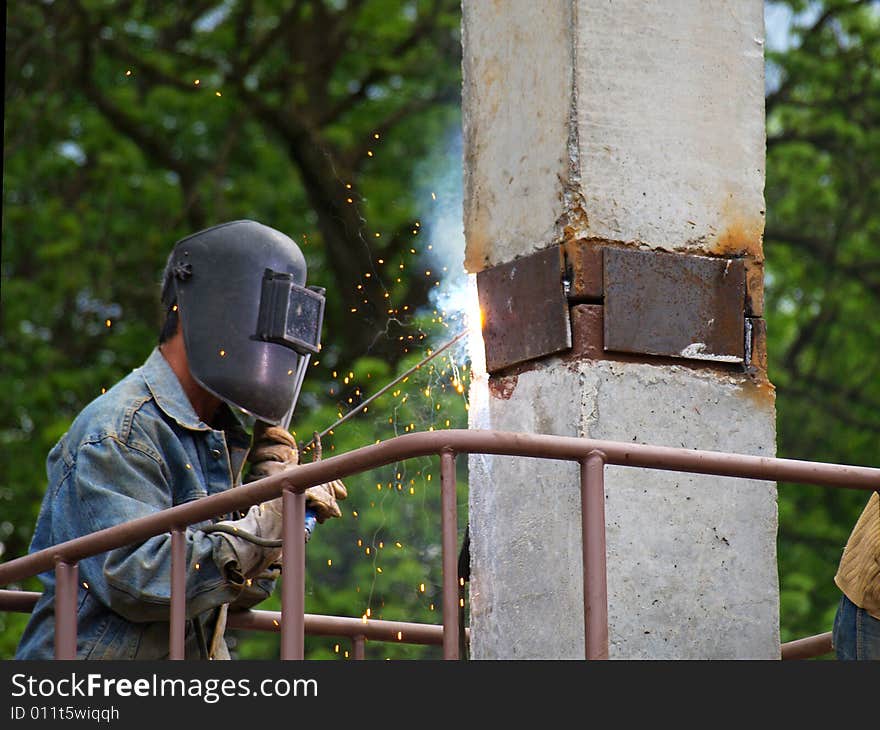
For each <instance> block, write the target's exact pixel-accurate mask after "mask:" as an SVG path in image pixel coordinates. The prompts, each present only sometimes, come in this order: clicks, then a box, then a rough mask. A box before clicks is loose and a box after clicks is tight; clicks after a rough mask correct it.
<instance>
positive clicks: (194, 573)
mask: <svg viewBox="0 0 880 730" xmlns="http://www.w3.org/2000/svg"><path fill="white" fill-rule="evenodd" d="M170 478H171V476H170V475H169V474H168V472H167V470H166V469H165V468H164V466H163V464H162V463H161V461H160V460H159V459H158V458H156V457H155V455H153V454H151V453H149V452H148V451H147V450H146V449H140V448H137V447H134V446H129V445H126V444H124V443H122V442H121V441H119V440H118V439H116V438H114V437H113V436H106V437H104V438H102V439H101V440H98V441H94V442H86V443H84V444H83V445H81V446H80V448H79V451H78V453H77V454H76V463H75V467H74V470H73V472H72V473H71V476H70V481H69V483H68V485H67V487H68V488H67V489H66V490H65V493H64V494H61V493H59V495H58V497H59V498H58V499H56V503H55V506H54V507H55V510H56V513H55V515H54V519H53V522H54V524H55V525H56V531H58V532H60V533H61V534H59V535H58V537H59V538H60V539H61V540H67V539H71V538H73V537H78V536H79V534H86V533H88V532H94V531H97V530H101V529H104V528H106V527H111V526H113V525H117V524H120V523H122V522H127V521H130V520H133V519H137V518H138V517H144V516H146V515H151V514H155V513H156V512H158V511H160V510H162V509H166V508H168V507H171V506H172V496H171V495H172V493H173V490H172V488H171V485H170V484H169V479H170ZM72 514H78V516H79V519H75V520H71V519H70V515H72ZM77 528H79V529H77ZM83 528H84V529H83ZM77 532H78V533H79V534H76V533H77ZM64 533H67V534H64ZM219 540H220V538H219V536H217V535H206V534H204V533H203V532H201V531H200V530H199V529H198V528H197V527H193V526H191V527H188V528H187V529H186V532H185V546H186V550H185V565H186V576H187V579H186V614H187V617H190V618H191V617H193V616H196V615H198V614H201V613H203V612H204V611H206V610H209V609H212V608H214V607H215V606H219V605H220V604H222V603H229V602H231V601H234V600H235V599H236V598H237V597H238V595H239V593H240V592H241V585H236V584H234V583H231V582H229V581H228V580H226V578H225V577H224V575H223V574H222V573H221V571H220V569H219V568H218V565H217V563H216V562H215V559H214V555H215V551H216V549H217V547H218V543H219ZM80 578H81V580H82V581H83V582H84V583H85V584H86V585H88V586H89V588H88V589H89V590H90V591H91V592H92V593H93V594H94V595H95V596H96V597H97V598H99V599H100V600H101V601H103V602H104V603H105V604H106V605H108V606H109V607H110V608H111V609H112V610H114V611H115V612H117V613H119V614H120V615H122V616H123V617H125V618H126V619H128V620H129V621H136V622H137V621H167V620H168V619H169V610H170V601H171V598H170V590H171V535H170V534H168V533H165V534H162V535H156V536H154V537H151V538H149V539H148V540H145V541H143V542H141V543H139V544H135V545H128V546H124V547H120V548H116V549H114V550H109V551H107V552H106V553H104V554H102V555H99V556H96V558H94V559H87V560H84V561H82V563H81V564H80Z"/></svg>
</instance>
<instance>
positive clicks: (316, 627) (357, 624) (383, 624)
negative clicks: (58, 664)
mask: <svg viewBox="0 0 880 730" xmlns="http://www.w3.org/2000/svg"><path fill="white" fill-rule="evenodd" d="M40 595H41V594H40V593H38V592H36V591H8V590H0V611H20V612H22V613H29V612H30V611H32V610H33V608H34V606H35V605H36V603H37V600H38V599H39V597H40ZM305 616H306V633H307V634H309V635H310V636H340V637H347V638H354V637H355V636H364V637H366V638H367V639H371V640H373V641H399V642H400V643H403V644H436V645H438V646H440V645H441V644H443V626H442V625H440V624H419V623H412V622H407V621H384V620H381V619H367V622H366V623H364V621H363V619H360V618H351V617H348V616H324V615H321V614H312V613H307V614H306V615H305ZM226 625H227V626H228V627H229V628H230V629H241V630H247V631H281V612H280V611H255V610H250V611H231V612H230V613H229V614H228V617H227V619H226ZM398 632H401V634H402V639H398V638H397V633H398ZM465 635H470V629H465Z"/></svg>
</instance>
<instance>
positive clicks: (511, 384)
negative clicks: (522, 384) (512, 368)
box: [489, 375, 519, 400]
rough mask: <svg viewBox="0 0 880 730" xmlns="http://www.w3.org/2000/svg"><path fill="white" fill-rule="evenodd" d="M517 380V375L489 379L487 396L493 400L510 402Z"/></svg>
mask: <svg viewBox="0 0 880 730" xmlns="http://www.w3.org/2000/svg"><path fill="white" fill-rule="evenodd" d="M518 380H519V376H517V375H506V376H503V377H500V378H499V377H496V376H494V375H493V376H490V377H489V394H490V395H491V396H492V397H493V398H498V399H499V400H510V397H511V396H512V395H513V392H514V391H515V390H516V384H517V381H518Z"/></svg>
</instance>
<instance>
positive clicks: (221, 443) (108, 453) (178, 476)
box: [16, 348, 272, 659]
mask: <svg viewBox="0 0 880 730" xmlns="http://www.w3.org/2000/svg"><path fill="white" fill-rule="evenodd" d="M215 421H216V422H215V424H214V425H215V426H219V428H211V427H210V426H208V425H207V424H205V423H203V422H202V421H201V420H200V419H199V417H198V416H197V415H196V413H195V411H194V410H193V407H192V405H191V404H190V402H189V399H188V398H187V396H186V394H185V393H184V390H183V388H182V387H181V385H180V383H179V381H178V380H177V377H176V376H175V374H174V371H173V370H172V369H171V367H170V366H169V365H168V363H167V362H166V360H165V358H164V356H163V355H162V354H161V352H160V351H159V350H158V348H157V349H155V350H153V353H152V354H151V355H150V356H149V358H148V359H147V361H146V362H145V363H144V365H143V366H142V367H140V368H138V369H136V370H133V371H132V372H131V373H130V374H129V375H128V376H126V377H125V378H124V379H122V380H121V381H120V382H119V383H117V384H116V385H115V386H114V387H113V388H111V389H110V390H108V391H107V392H106V393H105V394H103V395H101V396H100V397H98V398H96V399H95V400H94V401H92V402H91V403H90V404H89V405H88V406H86V407H85V408H84V409H83V411H82V412H81V413H80V414H79V415H78V416H77V418H76V419H75V420H74V422H73V424H72V425H71V427H70V430H69V431H68V432H67V433H66V434H65V435H64V436H63V437H62V438H61V440H60V441H59V442H58V443H57V444H56V445H55V447H54V448H53V449H52V451H51V452H50V453H49V457H48V459H47V471H48V476H49V485H48V489H47V491H46V496H45V498H44V499H43V504H42V507H41V509H40V514H39V517H38V519H37V525H36V530H35V533H34V537H33V541H32V542H31V547H30V550H31V552H34V551H37V550H41V549H43V548H46V547H49V546H51V545H54V544H57V543H60V542H63V541H65V540H70V539H73V538H75V537H80V536H81V535H85V534H87V533H90V532H94V531H96V530H100V529H103V528H105V527H111V526H113V525H117V524H119V523H121V522H126V521H128V520H133V519H135V518H137V517H143V516H145V515H150V514H153V513H155V512H158V511H159V510H162V509H165V508H168V507H171V506H174V505H178V504H182V503H184V502H189V501H191V500H193V499H199V498H200V497H204V496H206V495H209V494H215V493H217V492H222V491H224V490H226V489H229V488H230V487H232V486H233V484H236V483H237V482H238V480H239V475H240V472H241V467H242V464H243V463H244V460H245V457H246V455H247V450H248V448H249V445H250V439H249V437H248V435H247V433H246V432H245V431H244V430H243V429H242V428H241V425H240V424H239V422H238V421H237V420H236V418H235V416H234V415H233V414H232V412H231V411H230V410H229V409H228V408H227V407H226V406H225V405H223V406H221V414H220V416H219V418H218V419H215ZM221 424H222V425H221ZM208 524H210V522H205V523H199V524H196V525H192V526H190V527H189V528H188V529H187V530H186V564H187V567H188V568H187V582H186V613H187V618H188V619H191V620H190V621H187V633H186V654H187V658H199V657H202V656H204V652H205V646H206V642H210V640H211V633H212V631H213V625H214V621H215V617H216V613H217V611H216V610H215V609H217V607H219V606H220V605H221V604H223V603H234V602H236V601H237V600H239V603H244V604H245V605H248V604H249V605H252V604H253V603H256V602H257V601H258V600H262V598H265V597H266V596H267V595H268V593H269V592H271V589H272V585H271V583H272V582H271V581H268V580H267V581H260V582H259V584H260V585H259V586H257V585H254V586H251V587H248V588H245V587H244V586H242V585H241V584H239V585H236V584H235V583H234V582H230V581H227V580H226V579H225V577H224V575H223V574H222V572H221V570H222V569H221V567H218V565H217V564H216V563H215V560H214V555H215V549H216V548H217V547H218V543H219V541H220V540H222V538H221V537H220V536H219V535H218V534H216V533H214V534H205V533H204V532H201V531H200V530H199V528H200V527H205V526H207V525H208ZM170 576H171V537H170V535H169V534H162V535H157V536H155V537H152V538H150V539H148V540H146V541H145V542H142V543H140V544H136V545H131V546H126V547H121V548H117V549H115V550H109V551H107V552H106V553H103V554H99V555H96V556H94V557H91V558H87V559H85V560H82V561H81V562H80V563H79V596H78V599H77V606H78V609H77V626H78V635H77V657H79V658H86V659H134V658H138V659H161V658H164V657H167V655H168V627H169V624H168V620H169V606H170ZM40 580H41V581H42V582H43V583H44V585H45V591H44V592H43V595H42V597H41V598H40V599H39V601H38V602H37V605H36V608H35V609H34V611H33V614H32V616H31V619H30V622H29V623H28V625H27V628H26V629H25V632H24V634H23V636H22V639H21V642H20V644H19V647H18V651H17V653H16V658H19V659H51V658H52V657H53V656H54V612H53V604H54V599H55V576H54V572H51V571H50V572H47V573H43V574H42V575H41V576H40ZM255 583H257V582H255ZM243 590H244V591H247V592H248V595H242V592H243Z"/></svg>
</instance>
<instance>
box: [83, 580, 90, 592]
mask: <svg viewBox="0 0 880 730" xmlns="http://www.w3.org/2000/svg"><path fill="white" fill-rule="evenodd" d="M83 588H85V589H86V590H88V589H89V584H88V583H86V582H85V581H83Z"/></svg>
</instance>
